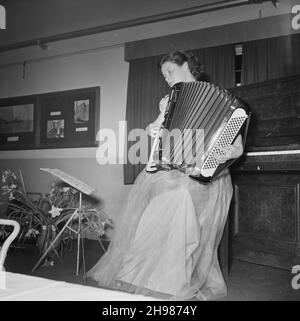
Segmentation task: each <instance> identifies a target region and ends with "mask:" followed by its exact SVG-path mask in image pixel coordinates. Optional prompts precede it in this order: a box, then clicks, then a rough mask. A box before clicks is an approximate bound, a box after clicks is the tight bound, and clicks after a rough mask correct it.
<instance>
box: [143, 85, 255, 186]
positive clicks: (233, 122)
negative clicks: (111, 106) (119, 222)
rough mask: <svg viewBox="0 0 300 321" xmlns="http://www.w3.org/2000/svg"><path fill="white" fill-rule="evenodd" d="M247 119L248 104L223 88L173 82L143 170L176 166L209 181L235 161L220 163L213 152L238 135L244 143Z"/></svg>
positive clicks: (218, 152) (219, 150) (217, 152)
mask: <svg viewBox="0 0 300 321" xmlns="http://www.w3.org/2000/svg"><path fill="white" fill-rule="evenodd" d="M249 119H250V110H249V107H248V105H247V104H246V103H245V102H243V101H241V100H240V99H239V98H237V97H234V96H233V95H231V94H230V93H229V92H228V91H226V90H224V89H220V88H218V87H216V86H214V85H212V84H210V83H207V82H203V81H195V82H183V83H177V84H175V85H174V86H173V87H172V91H171V94H170V96H169V101H168V105H167V107H166V111H165V114H164V121H163V123H162V126H161V130H160V133H159V135H157V137H156V138H155V140H154V142H153V145H152V150H151V154H150V158H149V162H148V165H147V167H146V171H148V172H156V171H157V170H172V169H178V170H181V171H183V172H185V173H186V174H188V175H189V176H190V177H191V178H193V179H196V180H198V181H199V182H201V183H209V182H211V181H212V180H213V178H214V177H216V176H217V175H218V174H219V173H220V172H221V171H222V170H224V169H225V168H227V167H228V166H230V165H231V164H232V163H233V162H234V161H235V159H231V160H229V161H227V162H226V163H223V164H221V163H219V162H218V160H217V159H216V157H215V154H219V155H222V154H223V155H224V154H225V153H224V151H223V150H222V148H226V147H228V146H229V145H231V144H232V143H233V142H234V140H235V139H236V137H237V136H238V135H239V134H242V137H243V144H245V138H246V135H247V130H248V125H249ZM219 147H221V148H219ZM154 155H158V161H154Z"/></svg>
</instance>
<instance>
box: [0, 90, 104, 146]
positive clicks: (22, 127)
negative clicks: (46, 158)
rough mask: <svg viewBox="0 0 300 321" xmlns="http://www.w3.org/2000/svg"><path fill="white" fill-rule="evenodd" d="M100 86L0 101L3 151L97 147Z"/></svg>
mask: <svg viewBox="0 0 300 321" xmlns="http://www.w3.org/2000/svg"><path fill="white" fill-rule="evenodd" d="M99 118H100V87H89V88H80V89H73V90H67V91H58V92H51V93H46V94H38V95H32V96H23V97H15V98H5V99H0V149H2V150H10V149H32V148H34V149H39V148H71V147H93V146H97V142H96V137H97V132H98V130H99V122H100V119H99Z"/></svg>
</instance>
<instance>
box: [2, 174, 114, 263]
mask: <svg viewBox="0 0 300 321" xmlns="http://www.w3.org/2000/svg"><path fill="white" fill-rule="evenodd" d="M1 189H2V194H3V195H7V196H8V208H7V213H6V218H9V219H13V220H16V221H18V222H19V224H20V226H21V231H20V234H19V237H18V242H24V241H26V240H28V239H39V237H40V236H42V234H44V235H43V240H42V244H40V247H41V251H43V250H45V249H46V248H47V247H48V246H49V244H50V243H51V241H52V240H53V239H54V238H55V236H56V235H57V234H58V233H59V231H60V230H61V228H62V227H63V226H64V224H65V223H66V222H67V220H68V219H69V218H70V216H71V215H72V214H73V213H74V211H75V210H76V209H77V208H78V206H79V191H78V190H77V189H75V188H73V187H71V186H70V185H68V184H66V183H63V182H59V183H56V182H53V183H52V186H51V190H50V192H49V193H47V194H45V195H43V194H41V193H26V191H25V188H24V184H21V182H20V181H19V180H18V179H17V176H16V175H15V173H14V172H13V171H11V170H9V169H7V170H4V171H2V187H1ZM81 209H82V214H83V215H81V218H82V221H81V223H82V229H87V228H88V229H92V230H93V232H95V233H96V234H97V235H98V237H103V236H104V235H105V233H106V229H107V228H113V224H112V220H111V218H110V217H109V216H107V215H106V213H105V212H104V211H103V210H101V209H98V208H93V206H92V204H91V199H85V198H83V201H82V207H81ZM78 217H79V216H78V215H77V217H75V218H74V220H73V221H72V222H71V223H72V224H73V227H74V225H75V226H76V225H77V226H78ZM76 219H77V221H76ZM74 229H76V227H75V228H74ZM7 234H8V232H7V230H6V229H5V227H2V228H1V227H0V238H1V236H2V237H5V236H6V235H7ZM69 238H72V233H70V230H68V229H65V231H64V233H63V234H62V237H61V240H66V239H69ZM61 240H60V241H61ZM59 243H60V244H59V245H61V244H62V243H63V244H64V243H65V242H59ZM54 254H56V255H58V252H57V246H56V244H55V246H54V247H53V251H52V253H51V251H50V256H51V257H52V261H53V255H54Z"/></svg>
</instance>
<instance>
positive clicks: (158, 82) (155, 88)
mask: <svg viewBox="0 0 300 321" xmlns="http://www.w3.org/2000/svg"><path fill="white" fill-rule="evenodd" d="M189 52H192V53H194V54H195V55H196V56H197V57H199V59H200V62H201V63H202V64H203V65H204V69H205V71H206V74H207V76H208V80H209V81H210V82H212V83H214V84H215V85H217V86H220V87H223V88H232V87H234V85H235V70H234V45H226V46H220V47H212V48H205V49H198V50H189ZM161 58H162V56H155V57H147V58H142V59H136V60H132V61H130V65H129V79H128V90H127V107H126V120H127V133H128V132H129V131H130V130H131V129H134V128H143V129H144V128H146V127H147V126H148V125H149V123H151V122H153V121H154V120H155V119H156V118H157V116H158V114H159V108H158V104H159V101H160V99H161V98H162V97H163V96H164V95H166V94H167V93H169V92H170V88H169V87H168V86H167V84H166V83H165V81H164V79H163V77H162V75H161V72H160V68H159V67H158V64H159V61H160V59H161ZM133 144H135V142H131V143H130V142H128V146H127V149H128V150H129V149H130V147H131V146H132V145H133ZM148 147H149V151H150V149H151V143H150V139H149V144H148ZM144 166H145V165H143V164H136V165H133V164H130V163H129V161H128V160H127V164H125V165H124V183H125V184H132V183H133V182H134V180H135V178H136V176H137V175H138V174H139V172H140V171H141V170H142V169H143V168H144Z"/></svg>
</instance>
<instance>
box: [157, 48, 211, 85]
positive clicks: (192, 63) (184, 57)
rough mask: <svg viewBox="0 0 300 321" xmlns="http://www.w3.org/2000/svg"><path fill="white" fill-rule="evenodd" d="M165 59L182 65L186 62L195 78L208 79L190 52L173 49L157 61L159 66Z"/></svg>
mask: <svg viewBox="0 0 300 321" xmlns="http://www.w3.org/2000/svg"><path fill="white" fill-rule="evenodd" d="M167 61H169V62H173V63H175V64H177V65H178V66H182V65H183V64H184V63H185V62H187V64H188V67H189V69H190V72H191V74H192V75H193V76H194V77H195V78H196V80H199V81H208V77H207V75H206V74H205V71H204V66H203V65H202V64H201V63H200V62H199V60H198V58H197V57H195V56H194V54H193V53H191V52H189V53H187V52H183V51H174V52H171V53H169V54H168V55H166V56H164V57H163V58H162V59H161V61H160V63H159V66H160V68H161V66H162V65H163V64H164V63H165V62H167Z"/></svg>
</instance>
